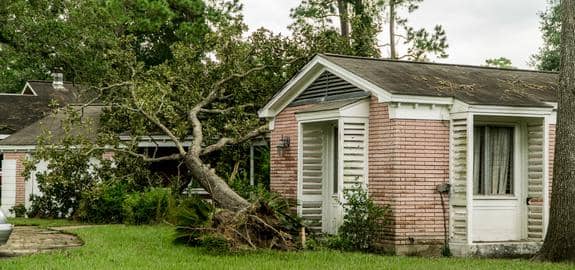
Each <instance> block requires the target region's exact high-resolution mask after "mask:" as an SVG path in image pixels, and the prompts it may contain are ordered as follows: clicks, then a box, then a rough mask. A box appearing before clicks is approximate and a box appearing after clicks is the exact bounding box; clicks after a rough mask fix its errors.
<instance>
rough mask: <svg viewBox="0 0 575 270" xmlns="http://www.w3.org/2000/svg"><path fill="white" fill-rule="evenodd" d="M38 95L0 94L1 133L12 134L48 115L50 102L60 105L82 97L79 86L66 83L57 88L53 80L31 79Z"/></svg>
mask: <svg viewBox="0 0 575 270" xmlns="http://www.w3.org/2000/svg"><path fill="white" fill-rule="evenodd" d="M28 84H29V85H30V86H31V87H32V89H33V90H34V92H35V93H36V95H29V94H24V95H15V94H0V134H12V133H14V132H16V131H18V130H20V129H22V128H24V127H26V126H28V125H30V124H32V123H34V122H36V121H38V120H40V119H41V118H43V117H44V116H46V114H47V113H49V112H50V103H51V102H53V101H56V102H58V103H59V104H60V105H64V104H69V103H74V102H80V101H81V99H82V97H81V95H80V90H79V88H78V87H76V86H74V85H73V84H71V83H64V88H62V89H56V88H54V87H53V86H52V82H51V81H29V82H28Z"/></svg>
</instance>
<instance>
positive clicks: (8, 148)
mask: <svg viewBox="0 0 575 270" xmlns="http://www.w3.org/2000/svg"><path fill="white" fill-rule="evenodd" d="M34 149H36V146H35V145H0V152H22V151H32V150H34Z"/></svg>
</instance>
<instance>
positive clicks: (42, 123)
mask: <svg viewBox="0 0 575 270" xmlns="http://www.w3.org/2000/svg"><path fill="white" fill-rule="evenodd" d="M73 108H74V109H75V110H81V111H80V114H81V116H82V121H83V123H84V125H82V126H80V128H72V129H71V131H70V132H71V135H72V136H83V137H84V138H86V139H89V140H95V139H96V136H97V132H96V131H97V129H98V127H99V123H100V116H101V115H102V109H103V108H104V107H103V106H86V107H80V106H78V107H73ZM66 117H67V114H66V113H64V112H59V113H57V114H50V115H48V116H45V117H43V118H42V119H40V120H38V121H36V122H34V123H33V124H31V125H28V126H26V127H24V128H22V129H20V130H19V131H17V132H16V133H14V134H12V135H10V136H8V137H7V138H6V139H4V140H1V141H0V146H3V145H4V146H21V145H36V140H37V138H38V136H40V135H42V134H43V132H44V131H48V132H50V134H51V136H50V138H51V143H58V142H59V141H60V140H61V139H62V138H64V136H65V135H66V132H65V131H64V129H63V128H62V121H63V120H66Z"/></svg>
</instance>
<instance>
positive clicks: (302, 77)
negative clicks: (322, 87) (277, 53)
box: [258, 55, 323, 118]
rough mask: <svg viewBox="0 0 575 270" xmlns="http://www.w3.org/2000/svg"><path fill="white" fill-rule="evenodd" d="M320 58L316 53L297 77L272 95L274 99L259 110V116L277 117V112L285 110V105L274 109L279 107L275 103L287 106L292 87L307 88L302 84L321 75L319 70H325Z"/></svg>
mask: <svg viewBox="0 0 575 270" xmlns="http://www.w3.org/2000/svg"><path fill="white" fill-rule="evenodd" d="M319 59H320V56H319V55H316V56H315V57H314V58H313V59H312V60H311V61H309V62H308V63H307V64H306V65H305V66H304V67H303V68H302V69H301V70H300V71H299V73H298V74H297V75H296V76H295V77H293V78H292V79H291V80H289V81H288V82H287V83H286V84H285V86H284V87H283V88H282V89H281V90H280V91H279V93H278V94H277V95H275V96H274V97H272V99H271V100H270V101H269V102H268V103H267V104H266V105H265V106H264V107H263V108H261V109H260V110H259V111H258V116H259V117H260V118H269V117H275V116H276V114H277V113H279V112H280V111H281V110H283V108H285V106H280V107H281V109H279V110H278V109H275V110H274V109H272V107H277V106H274V105H276V104H277V103H278V102H280V103H282V105H284V104H285V105H286V106H287V104H289V102H290V100H288V101H285V99H286V97H285V96H286V95H287V94H288V92H290V91H293V90H292V89H296V88H300V89H298V91H297V92H300V91H301V90H302V89H305V87H303V86H302V84H306V85H308V84H309V83H311V82H313V80H312V79H310V78H309V77H314V78H313V79H315V78H317V77H319V75H321V72H319V71H323V70H321V69H322V68H321V67H320V66H319V65H318V63H319ZM312 72H313V73H314V74H313V75H316V76H312V74H310V73H312ZM290 96H294V97H293V98H295V95H290ZM282 99H284V100H283V102H281V101H282Z"/></svg>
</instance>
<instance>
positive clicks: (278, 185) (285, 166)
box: [270, 105, 309, 199]
mask: <svg viewBox="0 0 575 270" xmlns="http://www.w3.org/2000/svg"><path fill="white" fill-rule="evenodd" d="M308 106H309V105H302V106H295V107H288V108H286V109H284V110H283V111H282V112H281V113H280V114H278V115H277V116H276V120H275V127H274V129H273V130H272V132H271V141H270V152H271V157H270V162H271V168H270V178H271V181H270V188H271V190H272V191H275V192H278V193H280V194H282V195H283V196H285V197H286V198H288V199H296V196H297V145H298V133H297V132H298V126H297V120H296V117H295V114H296V112H298V111H300V110H302V109H304V108H305V107H308ZM282 136H284V137H289V138H290V146H289V148H288V149H287V150H286V151H284V153H283V155H280V154H279V152H278V149H277V145H278V144H279V143H280V140H281V138H282Z"/></svg>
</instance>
